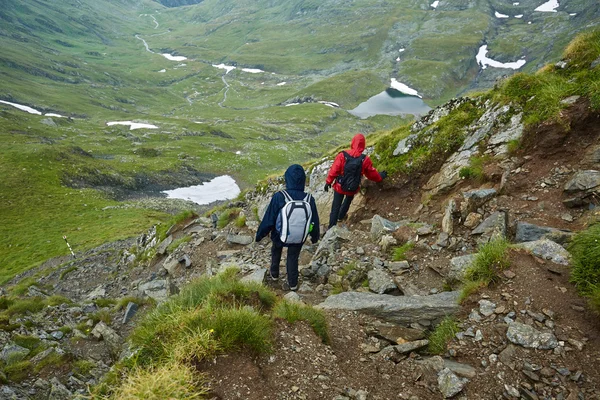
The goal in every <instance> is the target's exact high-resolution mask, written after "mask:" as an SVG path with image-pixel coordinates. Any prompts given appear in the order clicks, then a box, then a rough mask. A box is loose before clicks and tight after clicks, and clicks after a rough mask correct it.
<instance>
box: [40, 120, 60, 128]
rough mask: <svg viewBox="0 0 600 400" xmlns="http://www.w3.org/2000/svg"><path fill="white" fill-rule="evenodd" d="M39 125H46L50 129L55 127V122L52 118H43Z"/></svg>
mask: <svg viewBox="0 0 600 400" xmlns="http://www.w3.org/2000/svg"><path fill="white" fill-rule="evenodd" d="M40 123H42V124H44V125H48V126H52V127H56V126H57V125H56V122H54V120H53V119H52V118H44V119H43V120H41V121H40Z"/></svg>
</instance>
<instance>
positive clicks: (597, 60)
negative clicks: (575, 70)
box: [590, 57, 600, 69]
mask: <svg viewBox="0 0 600 400" xmlns="http://www.w3.org/2000/svg"><path fill="white" fill-rule="evenodd" d="M598 65H600V57H598V58H596V59H595V60H594V61H593V62H592V64H591V65H590V69H592V68H596V67H597V66H598Z"/></svg>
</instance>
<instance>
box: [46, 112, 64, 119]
mask: <svg viewBox="0 0 600 400" xmlns="http://www.w3.org/2000/svg"><path fill="white" fill-rule="evenodd" d="M46 117H55V118H67V117H65V116H64V115H60V114H54V113H47V114H46Z"/></svg>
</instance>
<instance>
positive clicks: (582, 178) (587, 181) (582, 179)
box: [565, 170, 600, 193]
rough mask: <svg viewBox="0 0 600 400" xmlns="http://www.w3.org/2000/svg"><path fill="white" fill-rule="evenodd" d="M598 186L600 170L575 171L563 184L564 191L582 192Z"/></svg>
mask: <svg viewBox="0 0 600 400" xmlns="http://www.w3.org/2000/svg"><path fill="white" fill-rule="evenodd" d="M598 187H600V171H595V170H587V171H577V173H576V174H575V176H573V178H571V180H570V181H569V182H567V183H566V184H565V192H567V193H572V192H583V191H589V190H595V189H597V188H598Z"/></svg>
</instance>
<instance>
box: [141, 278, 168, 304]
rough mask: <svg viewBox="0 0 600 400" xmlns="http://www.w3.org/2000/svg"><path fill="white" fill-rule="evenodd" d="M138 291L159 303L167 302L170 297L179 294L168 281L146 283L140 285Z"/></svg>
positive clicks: (158, 280) (160, 280) (159, 280)
mask: <svg viewBox="0 0 600 400" xmlns="http://www.w3.org/2000/svg"><path fill="white" fill-rule="evenodd" d="M138 290H139V291H140V292H141V293H142V294H144V295H146V296H148V297H151V298H153V299H154V300H156V301H157V302H159V303H160V302H163V301H165V300H166V299H167V298H168V297H169V296H170V295H172V294H175V293H176V292H177V289H176V288H175V287H174V286H173V285H171V284H170V283H169V281H168V280H166V279H157V280H153V281H150V282H146V283H144V284H142V285H140V286H139V288H138Z"/></svg>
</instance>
